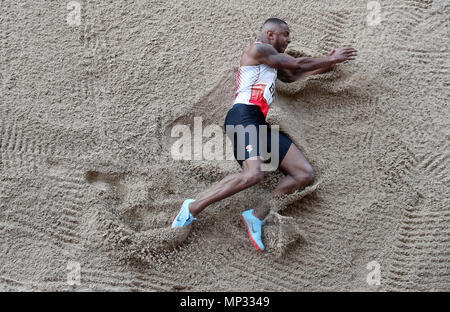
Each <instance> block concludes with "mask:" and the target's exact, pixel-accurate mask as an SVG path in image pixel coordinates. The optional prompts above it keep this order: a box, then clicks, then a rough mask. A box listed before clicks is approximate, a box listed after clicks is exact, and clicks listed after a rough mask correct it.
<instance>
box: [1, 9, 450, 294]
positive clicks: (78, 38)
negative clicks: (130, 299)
mask: <svg viewBox="0 0 450 312" xmlns="http://www.w3.org/2000/svg"><path fill="white" fill-rule="evenodd" d="M67 2H69V1H67ZM67 2H66V1H62V2H61V1H44V0H38V1H32V2H31V1H12V0H6V1H2V13H1V16H0V25H1V26H0V27H1V35H0V42H1V53H0V55H1V69H0V78H1V97H0V123H1V125H0V250H1V252H0V290H5V291H59V290H75V291H80V290H81V291H90V290H100V291H116V290H125V291H132V290H133V291H135V290H138V291H208V290H211V291H326V290H333V291H344V290H346V291H348V290H353V291H354V290H356V291H361V290H362V291H396V290H402V291H421V290H422V291H437V290H442V291H449V290H450V230H449V225H450V208H449V207H450V200H449V198H450V196H449V195H450V191H449V190H450V187H449V184H450V174H449V162H450V158H449V155H450V148H449V142H450V141H449V135H450V132H449V131H450V127H449V126H450V125H449V115H450V114H449V113H450V112H449V106H448V103H449V98H450V89H449V68H450V61H449V56H450V49H449V40H448V35H449V16H450V4H449V2H448V1H444V0H440V1H438V0H435V1H433V0H428V1H427V0H390V1H384V0H383V1H380V3H381V13H382V18H381V23H379V24H376V25H373V23H369V24H370V25H368V22H367V17H368V15H370V14H372V13H373V12H372V11H371V10H368V9H367V1H359V0H346V1H335V0H327V1H313V0H305V1H275V2H274V1H265V0H257V1H253V0H249V1H236V0H233V1H201V4H200V2H198V1H144V0H140V1H134V2H133V1H95V3H97V2H98V3H97V4H94V3H93V1H89V2H88V1H78V2H79V3H80V7H81V20H80V25H78V26H77V25H76V24H75V25H73V20H71V23H68V21H67V15H68V14H72V13H73V10H71V9H70V10H68V8H67ZM272 16H275V17H279V18H282V19H284V20H286V21H287V22H288V23H289V25H290V29H291V33H292V39H293V42H292V43H291V45H290V47H289V49H288V51H287V53H290V54H292V55H294V56H302V55H306V56H323V55H326V54H327V53H328V52H329V51H331V50H332V49H333V48H336V47H341V46H345V45H351V46H353V47H355V48H356V49H358V50H359V56H358V60H357V61H353V62H350V63H343V64H339V65H337V66H336V68H335V70H334V71H332V72H330V73H326V74H323V75H319V76H315V77H311V78H309V79H308V80H305V81H299V82H296V83H293V84H284V83H282V82H280V81H278V82H277V83H278V84H277V98H276V100H275V102H274V103H273V104H272V107H271V110H270V112H269V114H268V120H269V121H270V122H271V123H272V124H275V125H279V126H280V128H281V129H282V130H283V131H285V132H286V133H287V134H288V135H289V136H290V137H291V138H292V140H293V141H294V142H295V143H296V144H297V145H298V146H299V147H300V149H301V150H302V151H303V152H304V154H305V156H306V157H307V158H308V160H309V161H310V162H311V164H312V165H313V167H314V169H315V172H316V181H315V183H314V185H312V186H310V187H309V188H307V189H306V190H304V191H302V192H298V193H295V194H292V195H289V196H285V197H283V198H280V199H277V200H275V201H272V202H271V206H272V208H273V209H272V213H271V214H270V215H269V217H268V220H267V226H266V227H265V228H264V242H265V244H266V247H267V249H266V251H265V252H264V253H260V252H257V251H256V249H255V248H254V247H253V245H252V244H251V242H250V240H249V239H248V236H247V232H246V229H245V226H244V224H243V222H242V221H241V218H240V213H241V212H242V211H244V210H245V209H249V208H251V207H254V206H255V205H256V204H257V203H258V202H259V201H261V200H267V198H266V195H267V194H268V193H269V192H270V191H271V190H273V189H274V188H275V186H276V185H277V183H278V181H279V179H280V178H281V177H282V174H281V173H279V172H267V173H266V175H265V179H264V181H263V182H262V183H260V184H258V185H256V186H254V187H252V188H250V189H247V190H245V191H243V192H241V193H239V194H236V195H234V196H232V197H230V198H227V199H225V200H223V201H221V202H219V203H216V204H214V205H212V206H210V207H208V208H207V209H206V210H205V211H204V213H203V214H202V215H200V217H199V220H198V221H197V222H195V223H194V224H192V226H189V227H187V228H183V229H176V230H172V229H170V223H171V221H172V219H173V218H174V216H175V215H176V213H177V212H178V210H179V207H180V205H181V203H182V202H183V200H185V199H186V198H196V197H198V196H199V195H200V194H201V193H202V192H203V191H204V190H206V189H207V188H208V187H210V186H212V185H213V184H214V183H215V182H217V181H219V180H220V179H221V178H223V177H225V176H226V175H228V174H231V173H236V172H238V171H239V170H240V167H239V165H238V163H237V162H236V161H235V160H174V159H173V158H172V157H171V147H172V145H173V144H174V142H175V141H176V140H177V138H172V137H171V131H172V129H173V128H174V127H175V126H177V125H187V126H189V127H190V129H191V131H193V128H194V117H201V118H202V121H203V124H202V126H203V129H205V128H206V126H208V125H216V126H219V127H221V126H222V125H223V121H224V117H225V115H226V112H227V110H228V109H229V108H230V107H231V105H232V102H233V88H234V78H235V74H236V71H237V66H238V63H239V58H240V55H241V52H242V49H243V48H244V47H246V46H247V45H248V44H250V43H251V42H252V41H254V40H255V39H257V34H258V31H259V28H260V26H261V24H262V23H263V21H264V20H265V19H267V18H269V17H272ZM217 135H218V137H219V138H225V136H224V134H223V133H218V134H217ZM208 141H209V138H204V142H205V143H206V142H208ZM374 263H375V265H373V264H374ZM377 264H378V266H377ZM372 265H373V266H372ZM74 268H75V269H74ZM77 268H79V271H80V278H79V279H77V277H75V278H74V274H76V273H77ZM377 268H378V269H379V272H380V283H379V285H371V284H373V283H372V282H371V281H372V280H371V279H370V277H371V276H373V274H374V272H375V271H376V270H377ZM368 277H369V282H370V283H368V281H367V280H368ZM74 281H75V282H74ZM74 283H75V285H73V284H74Z"/></svg>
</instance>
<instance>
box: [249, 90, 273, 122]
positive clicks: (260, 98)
mask: <svg viewBox="0 0 450 312" xmlns="http://www.w3.org/2000/svg"><path fill="white" fill-rule="evenodd" d="M265 88H266V85H265V84H255V85H253V87H252V96H251V97H250V100H249V102H250V103H252V104H255V105H257V106H259V107H260V108H261V111H262V113H263V114H264V117H266V115H267V113H268V112H269V104H267V101H266V99H265V98H264V90H265Z"/></svg>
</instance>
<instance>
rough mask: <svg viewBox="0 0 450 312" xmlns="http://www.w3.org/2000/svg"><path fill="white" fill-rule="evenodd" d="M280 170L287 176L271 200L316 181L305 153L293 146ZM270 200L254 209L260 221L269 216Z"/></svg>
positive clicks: (272, 194) (273, 193) (270, 196)
mask: <svg viewBox="0 0 450 312" xmlns="http://www.w3.org/2000/svg"><path fill="white" fill-rule="evenodd" d="M280 170H281V171H282V172H283V173H284V174H285V176H284V177H283V179H282V180H281V181H280V183H279V184H278V186H277V187H276V188H275V190H274V191H273V192H272V193H271V194H270V195H269V199H270V198H272V197H274V196H277V195H280V194H290V193H293V192H294V191H296V190H299V189H303V188H304V187H306V186H308V185H309V184H311V183H312V182H313V181H314V171H313V168H312V167H311V165H310V164H309V162H308V161H307V160H306V158H305V156H304V155H303V153H302V152H301V151H300V150H299V149H298V148H297V146H295V144H294V143H292V144H291V146H290V147H289V150H288V152H287V154H286V156H285V157H284V159H283V161H282V162H281V164H280ZM269 210H270V207H269V200H268V199H266V200H264V201H262V202H261V204H260V205H259V206H258V207H256V208H255V209H254V215H255V216H256V217H257V218H259V219H260V220H264V218H265V217H266V216H267V215H268V214H269Z"/></svg>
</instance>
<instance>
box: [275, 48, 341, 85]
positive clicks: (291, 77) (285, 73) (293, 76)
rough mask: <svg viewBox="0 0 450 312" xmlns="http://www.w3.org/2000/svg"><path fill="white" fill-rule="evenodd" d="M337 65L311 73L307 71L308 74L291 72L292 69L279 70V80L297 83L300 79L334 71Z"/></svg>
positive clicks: (327, 66)
mask: <svg viewBox="0 0 450 312" xmlns="http://www.w3.org/2000/svg"><path fill="white" fill-rule="evenodd" d="M336 50H337V49H333V50H332V51H331V52H330V53H329V54H328V56H332V55H333V54H335V53H336ZM335 64H336V63H333V64H331V65H326V66H323V67H321V68H319V69H315V70H311V71H307V72H302V71H296V70H290V69H280V70H278V79H280V80H281V81H283V82H294V81H297V80H300V79H304V78H306V77H308V76H313V75H319V74H323V73H326V72H329V71H330V70H332V69H333V67H334V65H335Z"/></svg>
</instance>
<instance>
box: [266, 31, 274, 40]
mask: <svg viewBox="0 0 450 312" xmlns="http://www.w3.org/2000/svg"><path fill="white" fill-rule="evenodd" d="M274 35H275V32H274V31H273V30H268V31H267V38H269V39H273V38H274Z"/></svg>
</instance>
